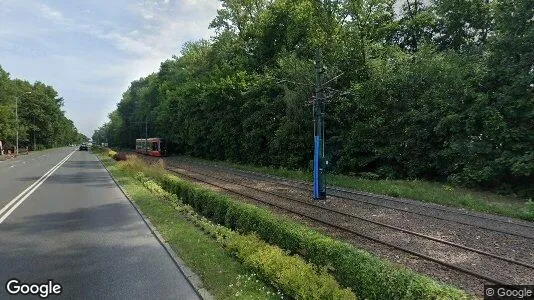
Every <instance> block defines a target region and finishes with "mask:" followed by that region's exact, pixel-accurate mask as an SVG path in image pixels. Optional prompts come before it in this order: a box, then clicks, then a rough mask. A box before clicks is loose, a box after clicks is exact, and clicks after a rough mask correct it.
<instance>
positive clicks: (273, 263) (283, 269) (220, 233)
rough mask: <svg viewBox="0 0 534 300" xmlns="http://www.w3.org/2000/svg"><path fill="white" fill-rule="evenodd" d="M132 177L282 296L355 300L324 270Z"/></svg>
mask: <svg viewBox="0 0 534 300" xmlns="http://www.w3.org/2000/svg"><path fill="white" fill-rule="evenodd" d="M135 177H136V179H138V180H139V181H141V182H142V183H143V185H144V186H145V187H146V188H148V189H149V190H150V191H151V192H152V193H154V194H156V195H157V196H158V197H160V198H162V199H164V200H167V201H169V202H170V203H173V204H174V205H175V208H177V209H178V210H180V211H181V212H183V213H184V216H185V217H187V218H188V219H189V220H190V221H191V222H192V223H193V224H195V225H197V226H199V227H201V228H202V229H203V230H204V231H206V232H208V233H209V234H210V235H212V236H213V237H215V238H216V240H217V241H218V242H219V243H221V244H222V245H224V246H225V247H226V248H227V249H229V250H230V251H231V252H233V253H235V254H236V255H237V257H238V258H239V259H241V260H242V261H243V262H244V264H245V265H246V266H247V267H249V268H251V269H253V270H255V271H257V272H258V273H259V274H260V275H261V276H263V277H264V278H266V279H267V280H268V281H270V282H272V283H273V284H274V285H275V286H276V287H278V288H279V289H281V290H282V291H283V292H284V293H285V294H287V295H291V297H293V298H295V299H347V300H356V296H355V295H354V293H352V291H351V290H350V289H343V288H341V287H340V286H339V284H338V283H337V282H336V280H335V279H334V277H332V275H330V274H328V272H327V271H326V270H324V269H322V270H315V269H314V268H313V266H312V265H310V264H308V263H306V262H305V261H304V260H303V259H302V258H300V257H298V256H289V255H288V254H286V253H285V252H284V251H283V250H282V249H280V248H278V247H276V246H272V245H269V244H267V243H266V242H264V241H262V240H261V239H260V238H258V237H257V236H256V235H241V234H238V233H236V232H234V231H231V230H230V229H228V228H226V227H223V226H219V225H215V224H213V223H211V222H209V221H208V219H206V218H204V217H201V216H200V215H198V214H197V213H196V212H195V211H194V210H193V209H192V208H191V207H190V206H188V205H184V204H183V203H182V202H181V201H180V200H179V199H178V198H177V196H176V195H175V194H172V193H169V192H167V191H165V190H163V189H162V188H161V187H160V186H159V185H158V184H157V183H156V182H154V181H152V180H149V179H148V178H147V177H146V176H145V175H144V174H143V173H142V172H138V173H137V175H136V176H135Z"/></svg>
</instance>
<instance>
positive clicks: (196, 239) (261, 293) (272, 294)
mask: <svg viewBox="0 0 534 300" xmlns="http://www.w3.org/2000/svg"><path fill="white" fill-rule="evenodd" d="M111 156H115V157H117V154H116V153H113V152H108V157H107V158H106V157H105V156H102V155H101V156H100V157H101V159H102V160H103V161H104V163H105V164H106V165H107V166H108V168H109V170H110V172H112V174H113V175H114V176H115V177H116V178H117V179H118V181H119V182H120V183H121V185H123V186H124V187H125V189H126V190H127V191H128V193H129V194H131V193H132V192H133V194H131V197H132V198H133V200H134V201H135V202H136V203H138V204H139V206H140V207H141V209H142V210H143V212H144V214H145V215H147V216H148V217H149V218H150V219H151V221H152V222H153V223H154V224H155V226H156V227H157V228H158V230H160V232H161V233H162V235H163V236H164V237H165V239H166V240H167V241H168V242H169V243H170V244H171V246H172V247H173V248H174V249H175V250H176V251H177V253H178V254H179V255H180V256H181V257H182V258H183V259H184V261H185V262H186V263H187V265H188V266H190V267H191V268H192V269H193V271H195V272H198V274H200V275H201V277H202V278H203V280H204V281H206V285H207V287H208V289H209V290H211V291H212V292H213V293H214V295H215V296H216V298H241V299H269V298H273V299H277V298H281V297H283V296H284V295H288V296H290V297H291V298H295V299H356V297H355V295H354V294H353V293H352V292H351V291H350V290H349V289H342V288H340V286H339V284H338V283H337V281H336V280H335V279H334V277H332V276H331V275H330V274H328V272H327V271H326V270H325V269H318V268H316V267H314V266H313V265H311V264H309V263H307V262H305V261H304V260H303V259H302V258H300V257H298V256H290V255H288V254H287V253H285V252H284V251H283V250H282V249H280V248H278V247H276V246H272V245H269V244H267V243H266V242H264V241H263V240H261V239H260V238H258V237H257V236H255V235H253V234H245V235H243V234H240V233H237V232H235V231H232V230H230V229H228V228H225V227H223V226H220V225H216V224H214V223H212V222H210V221H209V220H208V219H206V218H204V217H202V216H201V215H199V214H197V213H196V212H195V211H194V210H193V209H192V208H191V207H190V206H188V205H185V204H184V203H183V202H182V201H181V200H180V199H179V198H178V197H177V196H176V195H174V194H171V193H169V192H166V191H165V190H163V189H162V188H161V187H160V186H159V185H158V183H157V182H156V181H154V180H153V179H151V178H150V177H148V176H147V175H145V173H143V172H140V170H144V171H148V172H147V174H152V175H156V174H158V173H159V174H160V175H161V169H158V168H157V167H147V166H146V165H144V163H142V162H141V161H137V160H135V159H134V160H133V161H132V160H127V161H122V162H119V163H115V162H114V160H112V159H110V157H111ZM158 171H159V172H158ZM184 244H186V245H184ZM228 264H230V270H228V269H227V268H228ZM232 265H233V267H234V268H233V270H232V268H231V267H232ZM232 271H233V272H232ZM264 282H267V283H270V285H269V284H265V283H264Z"/></svg>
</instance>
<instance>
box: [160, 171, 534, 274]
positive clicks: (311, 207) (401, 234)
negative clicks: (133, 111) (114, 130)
mask: <svg viewBox="0 0 534 300" xmlns="http://www.w3.org/2000/svg"><path fill="white" fill-rule="evenodd" d="M168 170H169V171H172V172H175V173H178V174H180V175H182V176H186V177H188V178H190V179H192V180H194V181H198V182H203V183H205V184H209V185H211V186H214V187H216V188H219V189H222V190H225V191H227V192H228V193H231V194H236V195H239V196H241V197H245V198H248V199H251V200H253V201H255V202H260V203H263V204H266V205H268V206H272V207H276V208H278V209H282V210H284V211H287V212H289V213H292V214H295V215H298V216H300V217H304V218H307V219H310V220H312V221H315V222H318V223H321V224H323V225H325V226H327V227H331V228H335V229H337V230H341V231H343V232H345V233H349V234H351V235H356V236H359V237H362V238H364V239H368V240H370V241H372V242H375V243H378V244H381V245H386V246H388V247H391V248H394V249H397V250H400V251H402V252H405V253H408V254H411V255H414V256H417V257H419V258H422V259H425V260H427V261H431V262H433V263H436V264H439V265H441V266H444V267H446V268H448V269H451V270H454V271H457V272H461V273H463V274H468V275H470V276H472V277H476V278H478V279H481V280H484V281H486V282H489V283H495V284H510V283H512V281H513V280H515V278H513V276H512V277H510V276H506V275H503V274H500V277H496V276H495V274H493V273H494V272H490V273H492V274H488V272H481V271H480V269H477V267H480V266H485V267H487V266H488V265H490V266H493V267H491V268H490V269H491V270H499V269H500V270H507V271H506V272H507V273H508V274H531V275H534V265H532V264H531V263H529V262H524V261H519V260H514V259H510V258H507V257H504V256H500V255H495V254H493V253H489V252H486V251H481V250H478V249H474V248H471V247H466V246H464V245H461V244H458V243H453V242H449V241H446V240H443V239H439V238H435V237H432V236H428V235H425V234H421V233H417V232H414V231H410V230H406V229H403V228H399V227H396V226H392V225H388V224H384V223H380V222H376V221H373V220H370V219H366V218H362V217H359V216H355V215H353V214H348V213H345V212H343V211H340V210H338V209H334V208H329V207H325V206H323V205H320V204H317V203H313V202H310V201H305V200H301V199H296V198H292V197H288V196H286V195H280V194H278V193H273V192H270V191H265V190H262V189H258V188H255V187H252V186H249V185H245V184H242V183H239V182H235V181H232V180H228V179H225V178H220V177H217V176H214V175H209V174H205V173H202V172H198V171H191V170H188V169H184V168H180V169H178V168H175V167H169V168H168ZM201 177H204V178H201ZM206 178H207V179H206ZM214 181H218V182H223V183H224V184H220V183H216V182H214ZM228 185H231V186H233V188H230V187H229V186H228ZM246 190H249V191H253V192H252V193H251V192H246ZM259 194H264V195H269V197H260V196H258V195H259ZM273 197H274V198H276V199H283V200H284V201H276V200H274V201H273V200H267V199H270V198H273ZM297 207H298V208H297ZM325 216H329V218H330V219H333V220H338V221H337V222H332V221H330V220H327V219H329V218H325ZM358 222H359V223H361V222H364V223H367V226H370V225H371V226H374V229H373V230H371V232H374V233H375V234H374V235H373V234H369V233H364V232H362V231H361V230H358V229H357V228H358V227H359V226H358V224H359V223H358ZM387 231H390V232H391V231H393V232H394V234H393V235H391V234H390V235H389V236H394V237H395V239H387V238H386V239H384V238H383V236H388V234H387ZM381 233H384V234H383V235H381ZM379 236H382V238H381V237H379ZM399 241H400V242H399ZM429 243H434V244H439V247H438V249H439V252H441V255H440V254H436V253H435V252H434V251H433V250H432V249H434V250H435V249H436V247H435V246H436V245H433V246H432V245H431V246H430V247H429ZM414 246H415V247H414ZM414 248H417V249H426V250H429V251H427V253H423V252H424V251H420V250H414ZM440 256H442V257H441V258H440ZM451 256H452V257H458V256H464V257H469V260H470V261H478V264H477V265H476V266H475V267H472V266H471V267H466V266H463V265H461V264H454V263H451V262H448V261H447V257H449V258H450V257H451ZM486 269H487V268H486ZM527 276H528V275H527Z"/></svg>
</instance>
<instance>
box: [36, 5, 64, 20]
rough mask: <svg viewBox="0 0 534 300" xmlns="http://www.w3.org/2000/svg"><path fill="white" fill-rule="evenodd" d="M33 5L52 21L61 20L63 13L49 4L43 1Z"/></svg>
mask: <svg viewBox="0 0 534 300" xmlns="http://www.w3.org/2000/svg"><path fill="white" fill-rule="evenodd" d="M35 7H36V8H37V10H38V11H39V12H40V13H41V14H42V16H43V17H44V18H46V19H49V20H52V21H63V14H62V13H61V12H60V11H58V10H56V9H54V8H52V7H50V6H48V5H46V4H44V3H35Z"/></svg>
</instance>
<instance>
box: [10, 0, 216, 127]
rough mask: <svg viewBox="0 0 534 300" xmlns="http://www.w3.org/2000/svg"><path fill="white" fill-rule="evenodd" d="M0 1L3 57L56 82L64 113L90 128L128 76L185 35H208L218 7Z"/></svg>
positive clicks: (174, 0) (191, 2) (150, 65)
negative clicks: (62, 98)
mask: <svg viewBox="0 0 534 300" xmlns="http://www.w3.org/2000/svg"><path fill="white" fill-rule="evenodd" d="M0 2H2V5H0V22H1V23H2V26H0V64H2V65H3V66H4V67H6V69H7V70H8V71H9V72H10V73H12V74H15V75H16V76H18V77H20V78H24V79H29V80H40V81H43V82H46V83H48V84H51V85H53V86H54V87H55V88H56V89H57V90H58V92H59V93H60V95H61V96H64V97H65V109H66V111H67V115H68V116H69V117H72V118H73V121H75V124H76V125H77V126H78V128H79V129H80V130H82V132H84V133H85V134H89V135H90V134H92V132H93V130H94V129H96V128H97V127H98V126H100V125H101V124H102V122H103V121H105V120H106V117H107V115H108V113H109V112H111V110H113V109H114V108H115V106H116V103H117V102H118V101H119V100H120V97H121V95H122V93H123V92H124V91H125V90H126V89H127V88H128V85H129V84H130V82H131V81H133V80H135V79H137V78H139V77H146V76H147V75H149V74H150V73H153V72H155V71H157V70H158V69H159V66H160V63H161V62H163V61H164V60H166V59H168V58H171V57H172V56H173V55H179V53H180V50H181V47H182V45H183V43H185V42H187V41H191V40H198V39H201V38H209V36H210V35H212V34H213V32H212V31H211V30H210V29H208V25H209V23H210V22H211V20H212V19H213V18H214V17H215V14H216V11H217V9H218V8H219V7H220V1H219V0H202V1H195V0H180V1H178V0H159V1H155V0H154V1H138V2H137V4H135V3H132V2H133V1H130V0H117V1H113V3H112V4H111V5H110V3H109V2H107V1H104V0H95V1H89V2H80V3H83V4H79V5H78V4H77V5H68V4H72V2H67V3H64V4H61V5H60V4H55V5H52V4H50V2H45V1H38V0H0ZM5 3H7V4H6V5H4V4H5ZM76 3H78V2H76ZM28 8H31V10H28ZM16 15H18V17H15V16H16ZM8 19H9V20H8ZM77 43H81V44H77ZM82 45H83V46H82ZM20 49H26V50H24V51H19V50H20ZM30 50H31V51H30ZM43 50H46V51H44V52H43ZM35 53H39V54H40V55H39V56H37V55H35Z"/></svg>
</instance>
